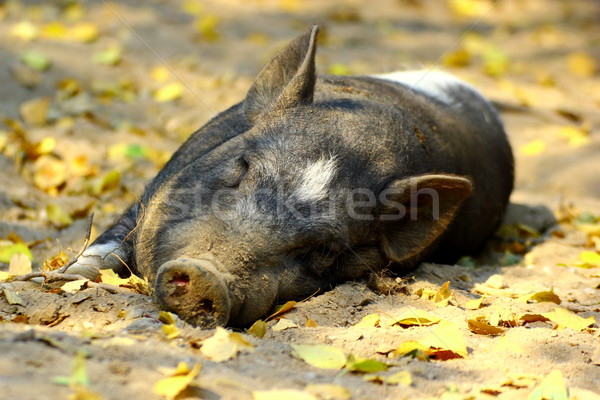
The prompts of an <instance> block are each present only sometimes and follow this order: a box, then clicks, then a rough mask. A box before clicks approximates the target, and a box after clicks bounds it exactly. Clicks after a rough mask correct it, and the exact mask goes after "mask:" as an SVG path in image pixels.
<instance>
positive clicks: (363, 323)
mask: <svg viewBox="0 0 600 400" xmlns="http://www.w3.org/2000/svg"><path fill="white" fill-rule="evenodd" d="M379 320H380V318H379V314H377V313H374V314H369V315H365V316H364V317H363V318H362V319H361V320H360V321H359V322H358V323H357V324H354V325H353V327H354V328H372V327H375V326H379Z"/></svg>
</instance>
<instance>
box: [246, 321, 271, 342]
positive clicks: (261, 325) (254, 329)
mask: <svg viewBox="0 0 600 400" xmlns="http://www.w3.org/2000/svg"><path fill="white" fill-rule="evenodd" d="M246 332H247V333H248V334H250V335H252V336H255V337H257V338H259V339H262V338H263V337H264V336H265V334H266V333H267V323H266V322H265V321H263V320H262V319H259V320H258V321H256V322H254V323H253V324H252V326H251V327H250V328H248V330H247V331H246Z"/></svg>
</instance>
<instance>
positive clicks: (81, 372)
mask: <svg viewBox="0 0 600 400" xmlns="http://www.w3.org/2000/svg"><path fill="white" fill-rule="evenodd" d="M87 356H88V353H87V351H85V350H79V351H78V352H77V354H76V355H75V358H74V359H73V361H71V365H70V367H71V376H55V377H54V378H53V381H54V383H57V384H59V385H65V386H73V385H75V386H82V387H87V386H89V384H90V378H89V376H88V373H87V368H86V362H85V359H86V357H87Z"/></svg>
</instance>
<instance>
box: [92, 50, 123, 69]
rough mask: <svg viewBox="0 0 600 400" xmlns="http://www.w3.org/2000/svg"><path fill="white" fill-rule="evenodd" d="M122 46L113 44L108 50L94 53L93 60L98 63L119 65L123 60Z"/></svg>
mask: <svg viewBox="0 0 600 400" xmlns="http://www.w3.org/2000/svg"><path fill="white" fill-rule="evenodd" d="M121 52H122V51H121V48H120V47H119V46H112V47H109V48H107V49H106V50H102V51H99V52H97V53H94V55H93V60H94V62H95V63H96V64H103V65H109V66H113V65H117V64H119V63H120V62H121Z"/></svg>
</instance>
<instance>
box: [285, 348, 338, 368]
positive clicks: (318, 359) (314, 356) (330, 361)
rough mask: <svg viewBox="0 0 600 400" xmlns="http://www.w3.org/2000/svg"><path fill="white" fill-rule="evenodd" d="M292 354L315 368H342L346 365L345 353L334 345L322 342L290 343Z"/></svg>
mask: <svg viewBox="0 0 600 400" xmlns="http://www.w3.org/2000/svg"><path fill="white" fill-rule="evenodd" d="M292 348H293V349H294V353H292V354H293V355H294V356H296V357H298V358H300V359H302V360H303V361H304V362H306V363H307V364H310V365H312V366H313V367H317V368H329V369H342V368H343V367H344V365H346V359H347V358H346V354H345V353H344V352H343V351H342V350H340V349H338V348H335V347H332V346H327V345H324V344H317V345H305V344H292Z"/></svg>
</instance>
